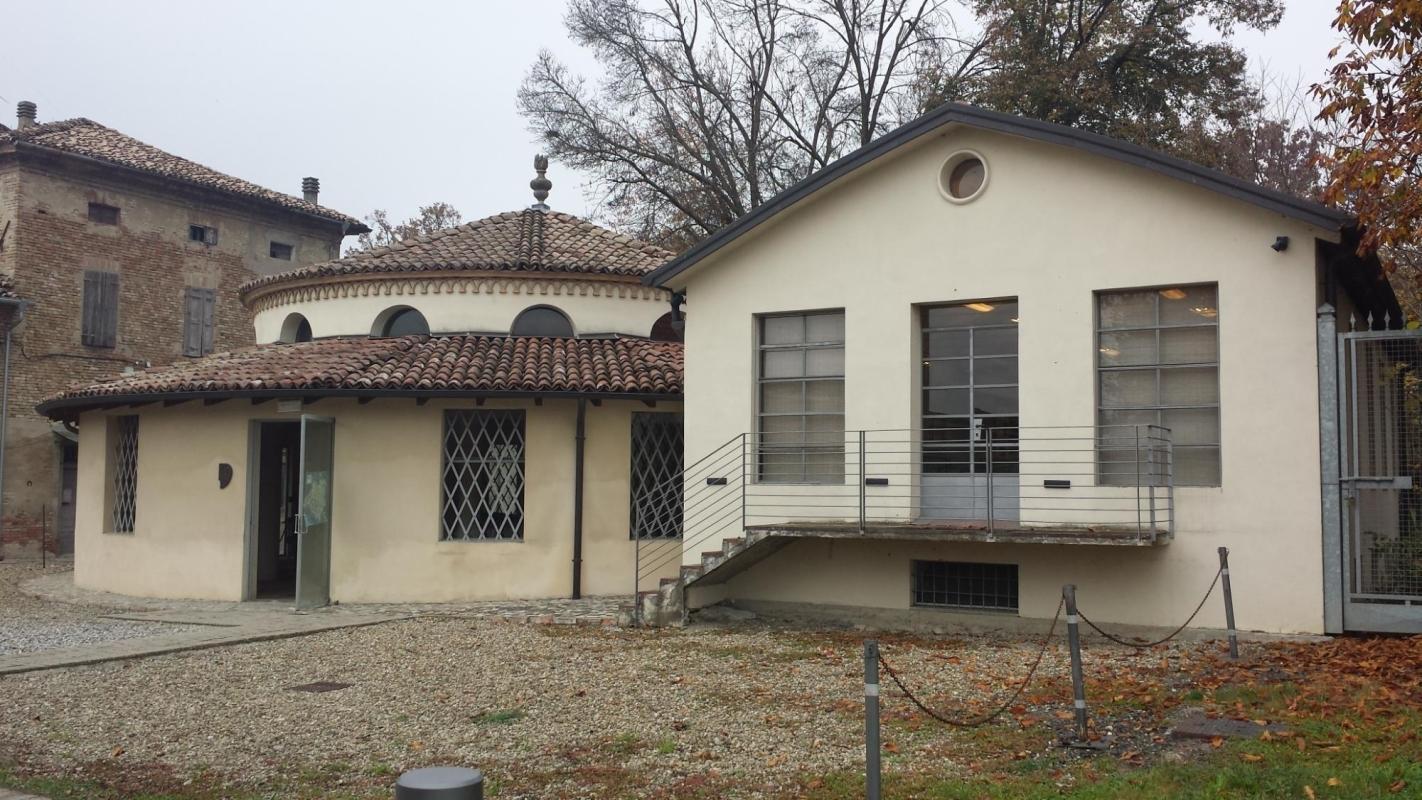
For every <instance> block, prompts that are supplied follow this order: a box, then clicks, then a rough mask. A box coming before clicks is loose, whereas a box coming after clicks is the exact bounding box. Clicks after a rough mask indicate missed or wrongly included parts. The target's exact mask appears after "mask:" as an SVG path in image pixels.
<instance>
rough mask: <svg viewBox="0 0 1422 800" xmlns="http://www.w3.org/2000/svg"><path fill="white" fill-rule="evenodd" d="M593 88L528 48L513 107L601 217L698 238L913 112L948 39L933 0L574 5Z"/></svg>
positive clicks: (677, 237) (661, 234)
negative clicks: (592, 60) (595, 73)
mask: <svg viewBox="0 0 1422 800" xmlns="http://www.w3.org/2000/svg"><path fill="white" fill-rule="evenodd" d="M567 26H568V30H569V32H570V34H571V35H572V37H573V39H574V40H575V41H577V42H578V43H579V44H581V45H582V46H584V47H587V48H589V49H590V50H592V52H593V53H594V55H595V56H596V57H597V59H598V61H599V62H600V63H601V64H602V65H603V67H604V68H605V70H606V75H605V77H604V78H603V79H602V80H601V81H600V82H599V83H597V84H596V85H590V84H589V82H588V81H587V80H586V79H584V78H582V77H579V76H576V75H574V74H572V73H571V72H570V71H569V70H568V69H567V68H566V67H565V66H563V65H562V64H561V63H560V62H559V61H558V60H557V59H555V58H554V57H553V55H552V54H550V53H548V52H544V53H542V54H540V56H539V58H538V60H537V61H536V62H535V63H534V65H533V67H532V69H531V70H530V72H529V74H528V77H527V78H526V79H525V81H524V83H523V86H522V87H521V89H520V91H519V106H520V110H521V111H522V112H523V113H524V115H525V116H526V117H527V119H528V121H529V125H530V128H531V130H533V131H534V132H535V133H536V134H538V135H539V136H540V137H541V138H543V139H544V140H545V141H546V142H547V145H546V146H547V147H548V150H549V152H550V155H552V156H553V157H555V158H556V159H558V160H559V161H561V162H563V163H566V164H569V165H570V166H573V167H575V168H577V169H580V170H583V171H585V172H587V173H589V174H590V175H591V176H592V178H593V184H594V186H596V187H597V190H598V191H600V192H601V193H602V196H601V197H599V198H598V200H599V201H601V202H602V203H603V204H604V207H606V208H607V209H608V211H609V214H610V216H611V217H612V218H613V219H612V221H613V223H614V224H617V225H620V226H623V227H626V228H629V229H631V230H632V231H634V232H636V233H637V234H639V235H641V236H643V237H645V238H649V239H652V240H655V241H659V242H661V243H663V244H666V245H668V246H671V247H674V248H675V247H681V246H685V245H686V244H689V243H691V242H694V241H696V240H697V239H700V238H701V237H703V236H706V235H707V234H709V233H710V232H712V231H714V230H716V229H717V228H719V227H721V226H722V225H725V224H727V223H729V222H730V221H732V220H734V219H736V218H737V217H739V216H741V215H742V214H744V213H746V212H747V211H749V210H751V209H753V208H755V207H756V206H758V205H760V204H761V203H762V202H764V201H765V200H766V199H768V198H769V197H771V196H772V195H774V194H776V193H777V192H779V191H781V190H782V189H784V188H786V187H787V186H789V185H791V184H793V183H795V182H796V181H798V180H800V179H801V178H804V177H805V176H806V175H808V174H810V173H811V172H813V171H815V170H817V169H819V168H821V167H823V166H825V165H826V164H828V163H830V162H831V161H834V160H835V159H836V158H839V157H840V156H842V155H844V154H845V153H848V152H850V151H851V150H853V149H855V148H857V147H859V146H861V145H863V144H866V143H867V142H869V141H870V140H872V139H873V138H875V137H876V136H879V135H881V134H883V133H884V132H885V131H887V130H889V129H890V128H892V127H894V126H895V125H897V124H899V123H901V122H904V121H906V120H908V119H910V118H912V117H913V116H916V115H917V114H918V113H919V111H920V108H921V105H922V97H921V94H922V90H923V89H924V83H923V81H921V80H920V77H919V76H920V75H921V74H922V73H923V72H924V71H925V70H926V69H927V68H928V67H929V65H935V64H939V63H942V62H943V61H944V60H945V59H946V58H949V57H951V56H950V54H951V53H952V52H954V51H955V50H956V49H957V48H958V47H961V46H962V45H961V43H960V42H958V40H957V39H956V38H955V37H953V36H952V35H951V31H952V27H953V26H952V19H951V17H950V16H949V14H948V12H947V11H946V7H945V4H944V2H943V0H649V2H639V0H572V2H571V3H570V5H569V9H568V15H567Z"/></svg>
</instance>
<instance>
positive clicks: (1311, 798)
mask: <svg viewBox="0 0 1422 800" xmlns="http://www.w3.org/2000/svg"><path fill="white" fill-rule="evenodd" d="M1304 794H1306V795H1308V800H1318V795H1316V794H1314V793H1313V787H1312V786H1307V785H1306V786H1304Z"/></svg>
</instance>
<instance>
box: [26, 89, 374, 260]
mask: <svg viewBox="0 0 1422 800" xmlns="http://www.w3.org/2000/svg"><path fill="white" fill-rule="evenodd" d="M12 143H22V144H27V145H30V146H33V147H43V148H46V149H49V150H57V151H59V152H61V153H70V154H73V155H78V156H85V157H87V158H93V159H98V160H100V161H107V162H109V163H110V164H117V165H118V166H121V167H128V168H129V169H135V170H138V171H140V172H147V173H149V174H151V175H158V176H161V177H164V178H171V179H174V180H179V181H185V182H187V183H192V184H196V185H198V186H202V187H205V188H208V189H215V190H217V191H220V192H227V193H230V194H234V195H240V196H242V197H248V198H252V199H256V200H262V201H265V202H268V203H271V204H273V205H277V206H280V207H282V208H284V209H287V210H288V211H297V212H301V213H305V214H310V215H312V216H316V217H323V218H325V219H329V220H333V221H336V222H345V223H348V224H350V225H352V226H355V229H354V230H353V231H352V232H354V233H360V232H362V231H366V230H369V229H368V228H367V227H366V226H365V225H364V224H363V223H361V222H360V220H357V219H355V218H353V217H348V216H346V215H345V214H342V213H340V212H339V211H333V210H331V209H329V208H326V207H325V206H321V205H317V204H315V203H308V202H306V201H305V200H303V199H302V198H300V197H294V196H292V195H289V194H282V193H281V192H277V191H273V190H271V189H266V188H263V187H261V186H258V185H256V184H254V183H248V182H247V181H244V180H242V179H241V178H234V177H232V176H231V175H224V174H223V173H221V172H218V171H217V170H214V169H209V168H207V167H204V166H203V165H201V164H199V163H197V162H195V161H189V160H187V159H186V158H179V157H178V156H175V155H173V154H172V153H168V152H164V151H162V150H159V149H158V148H156V147H154V146H153V145H150V144H144V143H143V142H140V141H138V140H137V139H135V138H133V137H131V136H127V135H125V134H122V133H119V132H118V131H116V130H114V129H113V128H107V127H104V126H103V125H100V124H99V123H97V122H94V121H93V120H89V119H84V118H83V117H80V118H77V119H66V120H60V121H56V122H46V123H43V124H41V125H32V126H30V127H28V128H16V129H13V130H0V146H3V145H6V144H12Z"/></svg>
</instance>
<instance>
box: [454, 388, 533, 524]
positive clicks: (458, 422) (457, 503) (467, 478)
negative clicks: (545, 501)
mask: <svg viewBox="0 0 1422 800" xmlns="http://www.w3.org/2000/svg"><path fill="white" fill-rule="evenodd" d="M444 419H445V424H444V475H443V478H444V492H443V507H442V508H441V522H442V526H441V531H440V538H441V539H452V540H459V541H471V540H521V539H523V521H524V414H523V412H522V411H517V410H511V411H446V412H445V418H444Z"/></svg>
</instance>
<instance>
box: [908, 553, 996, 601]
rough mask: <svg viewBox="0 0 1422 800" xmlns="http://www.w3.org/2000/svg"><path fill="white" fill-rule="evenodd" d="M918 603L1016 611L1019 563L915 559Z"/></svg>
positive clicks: (915, 598) (914, 585)
mask: <svg viewBox="0 0 1422 800" xmlns="http://www.w3.org/2000/svg"><path fill="white" fill-rule="evenodd" d="M911 583H912V589H911V591H912V600H913V604H914V605H916V606H933V607H937V608H966V609H972V610H980V611H1016V610H1017V565H1016V564H977V563H972V562H967V561H914V562H913V574H912V579H911Z"/></svg>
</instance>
